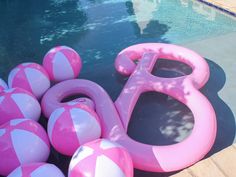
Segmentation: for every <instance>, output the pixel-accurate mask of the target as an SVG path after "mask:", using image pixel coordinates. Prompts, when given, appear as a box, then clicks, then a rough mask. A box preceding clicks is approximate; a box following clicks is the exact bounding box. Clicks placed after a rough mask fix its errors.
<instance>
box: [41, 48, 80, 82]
mask: <svg viewBox="0 0 236 177" xmlns="http://www.w3.org/2000/svg"><path fill="white" fill-rule="evenodd" d="M81 66H82V63H81V58H80V56H79V54H78V53H77V52H76V51H75V50H73V49H72V48H70V47H67V46H58V47H54V48H52V49H51V50H49V51H48V53H47V54H46V55H45V57H44V59H43V67H44V68H45V69H46V71H47V72H48V74H49V77H50V79H51V80H53V81H55V82H60V81H64V80H67V79H74V78H77V77H78V75H79V72H80V70H81Z"/></svg>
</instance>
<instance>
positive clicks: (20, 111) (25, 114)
mask: <svg viewBox="0 0 236 177" xmlns="http://www.w3.org/2000/svg"><path fill="white" fill-rule="evenodd" d="M40 114H41V107H40V104H39V102H38V101H37V100H36V99H35V97H34V96H33V95H32V94H31V93H29V92H27V91H26V90H23V89H20V88H12V89H7V90H4V91H3V92H1V93H0V125H2V124H3V123H6V122H8V121H9V120H12V119H17V118H28V119H33V120H35V121H37V120H38V119H39V117H40Z"/></svg>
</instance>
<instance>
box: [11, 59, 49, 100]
mask: <svg viewBox="0 0 236 177" xmlns="http://www.w3.org/2000/svg"><path fill="white" fill-rule="evenodd" d="M8 85H9V88H14V87H19V88H23V89H25V90H27V91H29V92H30V93H32V94H33V95H34V96H35V97H36V98H41V97H42V96H43V94H44V93H45V92H46V91H47V89H48V88H49V87H50V80H49V76H48V74H47V72H46V71H45V69H44V68H43V67H42V66H41V65H39V64H37V63H22V64H20V65H18V66H17V67H15V68H14V69H12V70H11V72H10V74H9V76H8Z"/></svg>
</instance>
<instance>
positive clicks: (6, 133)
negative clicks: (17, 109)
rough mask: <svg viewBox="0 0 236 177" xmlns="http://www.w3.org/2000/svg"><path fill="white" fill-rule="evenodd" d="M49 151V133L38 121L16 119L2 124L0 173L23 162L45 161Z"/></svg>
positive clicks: (5, 174)
mask: <svg viewBox="0 0 236 177" xmlns="http://www.w3.org/2000/svg"><path fill="white" fill-rule="evenodd" d="M49 153H50V145H49V141H48V137H47V133H46V131H45V130H44V129H43V127H42V126H41V125H40V124H39V123H37V122H36V121H34V120H30V119H14V120H11V121H9V122H7V123H5V124H3V125H2V126H0V175H3V176H7V175H8V174H9V173H10V172H11V171H12V170H14V169H15V168H16V167H18V166H19V165H21V164H25V163H31V162H44V161H46V160H47V158H48V156H49Z"/></svg>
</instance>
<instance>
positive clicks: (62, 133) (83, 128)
mask: <svg viewBox="0 0 236 177" xmlns="http://www.w3.org/2000/svg"><path fill="white" fill-rule="evenodd" d="M48 136H49V139H50V142H51V144H52V146H53V147H54V148H55V149H56V150H57V151H58V152H60V153H62V154H64V155H68V156H72V155H73V154H74V152H75V151H76V149H77V148H78V147H79V146H80V145H83V144H84V143H87V142H89V141H92V140H95V139H97V138H100V136H101V127H100V124H99V120H98V117H97V115H96V113H95V112H94V111H93V110H91V109H89V108H88V106H86V105H81V104H80V103H76V102H69V103H68V104H67V105H65V106H64V107H61V108H58V109H56V110H55V111H54V112H53V113H52V114H51V116H50V118H49V121H48Z"/></svg>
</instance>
